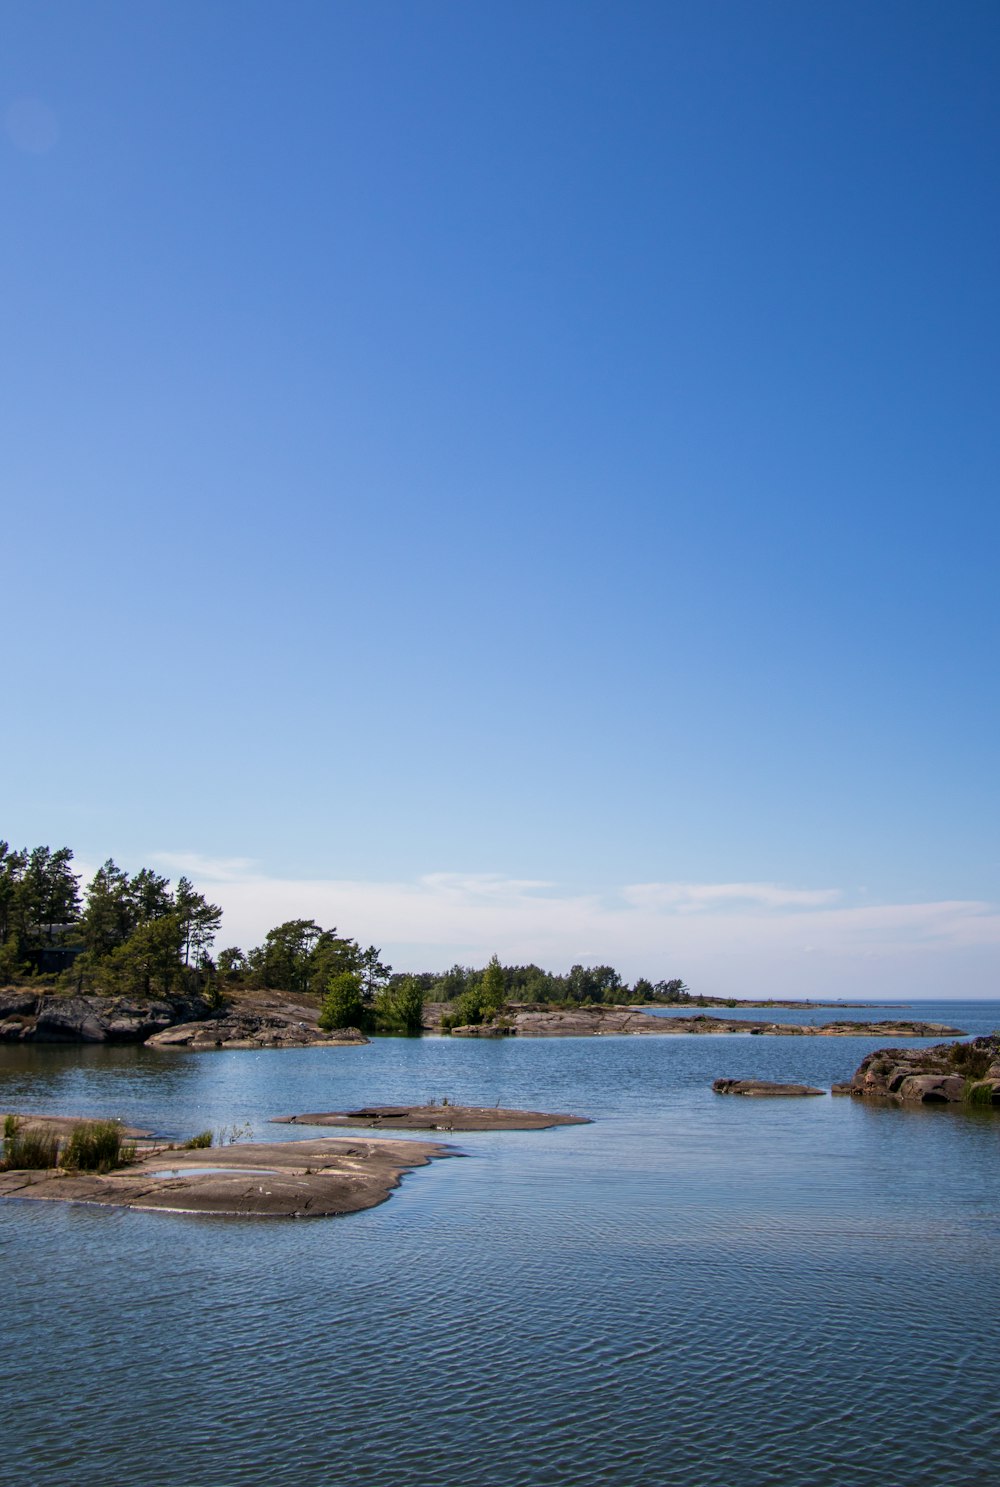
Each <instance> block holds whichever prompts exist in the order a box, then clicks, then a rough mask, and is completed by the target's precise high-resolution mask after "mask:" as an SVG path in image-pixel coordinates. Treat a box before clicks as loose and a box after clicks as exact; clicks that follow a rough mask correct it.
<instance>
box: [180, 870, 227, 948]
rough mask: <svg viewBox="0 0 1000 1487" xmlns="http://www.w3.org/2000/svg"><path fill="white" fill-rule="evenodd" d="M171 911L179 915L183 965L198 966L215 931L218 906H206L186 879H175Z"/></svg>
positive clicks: (219, 918)
mask: <svg viewBox="0 0 1000 1487" xmlns="http://www.w3.org/2000/svg"><path fill="white" fill-rule="evenodd" d="M174 911H175V913H177V914H179V915H180V918H181V924H182V927H183V930H184V940H183V952H184V964H185V965H192V964H193V965H196V966H198V965H201V964H202V963H203V961H204V960H205V958H206V957H207V956H208V952H209V950H210V949H211V946H212V944H213V943H214V941H215V936H216V935H217V934H218V932H219V925H220V924H221V923H222V910H221V909H220V908H219V905H218V904H210V903H209V902H208V900H207V899H206V898H205V895H204V894H203V893H198V892H196V891H195V887H194V884H193V883H191V882H190V881H189V880H188V879H187V878H178V879H177V889H176V892H175V893H174Z"/></svg>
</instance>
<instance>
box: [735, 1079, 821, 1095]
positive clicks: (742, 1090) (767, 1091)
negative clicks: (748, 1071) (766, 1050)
mask: <svg viewBox="0 0 1000 1487" xmlns="http://www.w3.org/2000/svg"><path fill="white" fill-rule="evenodd" d="M712 1088H713V1089H714V1090H715V1093H716V1094H717V1095H823V1094H825V1093H826V1091H825V1090H822V1089H814V1088H813V1086H812V1085H811V1084H774V1083H772V1081H771V1080H769V1079H716V1080H715V1081H714V1082H713V1084H712Z"/></svg>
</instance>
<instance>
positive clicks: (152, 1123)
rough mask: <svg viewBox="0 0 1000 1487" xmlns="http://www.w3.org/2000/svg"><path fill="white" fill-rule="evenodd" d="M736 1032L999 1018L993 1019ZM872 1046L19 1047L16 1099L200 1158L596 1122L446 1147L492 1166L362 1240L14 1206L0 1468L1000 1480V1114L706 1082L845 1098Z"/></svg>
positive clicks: (829, 1482) (658, 1481) (544, 1482)
mask: <svg viewBox="0 0 1000 1487" xmlns="http://www.w3.org/2000/svg"><path fill="white" fill-rule="evenodd" d="M693 1010H696V1011H697V1010H698V1009H693ZM706 1010H707V1011H708V1012H709V1013H710V1014H711V1013H714V1014H716V1015H721V1016H727V1017H728V1016H735V1015H737V1014H738V1013H739V1011H740V1010H741V1009H738V1008H735V1009H731V1008H709V1009H706ZM745 1011H746V1015H747V1016H748V1017H752V1018H766V1019H770V1020H779V1019H781V1020H792V1021H806V1020H807V1019H815V1020H819V1021H826V1020H828V1019H830V1018H832V1017H834V1016H851V1017H863V1018H865V1019H869V1018H878V1017H883V1016H886V1017H889V1016H896V1015H901V1016H911V1017H920V1018H925V1019H933V1020H937V1021H943V1022H949V1023H951V1024H953V1025H954V1026H957V1027H961V1028H964V1029H965V1030H966V1031H967V1032H969V1033H971V1034H974V1033H980V1032H989V1031H992V1030H993V1029H994V1028H997V1027H1000V1002H967V1003H963V1002H940V1003H929V1002H918V1003H911V1004H909V1007H908V1009H907V1010H905V1011H904V1010H901V1009H900V1007H899V1005H898V1004H895V1005H893V1006H891V1007H887V1008H872V1007H869V1008H866V1009H865V1010H863V1011H860V1010H859V1011H854V1010H853V1009H852V1010H847V1009H845V1008H842V1007H841V1008H834V1009H810V1010H809V1011H808V1012H804V1011H794V1012H793V1011H790V1010H788V1009H785V1010H781V1009H774V1010H773V1011H772V1010H756V1009H749V1008H748V1009H745ZM880 1041H881V1042H884V1041H885V1040H884V1039H883V1040H879V1039H874V1040H873V1039H870V1038H868V1039H866V1038H767V1037H749V1036H746V1035H741V1034H740V1035H732V1036H712V1037H699V1036H675V1037H665V1038H656V1037H653V1038H650V1037H602V1038H574V1039H525V1040H520V1039H509V1040H503V1041H500V1042H489V1041H484V1042H478V1041H474V1040H465V1039H449V1038H424V1039H417V1040H404V1039H379V1040H376V1041H374V1042H373V1043H372V1044H371V1045H370V1046H368V1047H363V1048H341V1049H337V1048H334V1049H306V1050H300V1051H287V1052H286V1051H275V1052H269V1051H268V1052H219V1053H205V1054H181V1053H174V1054H170V1053H167V1052H154V1051H152V1050H148V1049H143V1048H123V1049H117V1050H109V1049H103V1048H93V1049H81V1048H80V1047H76V1046H74V1047H55V1046H49V1047H37V1048H31V1047H25V1048H14V1047H12V1046H10V1045H0V1109H16V1110H24V1111H28V1110H36V1111H42V1112H48V1113H65V1114H74V1115H87V1114H101V1115H108V1114H112V1115H120V1116H122V1117H123V1118H125V1119H127V1120H128V1121H130V1122H134V1123H136V1124H140V1125H146V1126H149V1127H151V1128H155V1129H156V1130H157V1131H158V1132H161V1133H163V1134H167V1135H171V1136H179V1137H184V1136H187V1135H190V1134H192V1133H193V1132H195V1131H200V1130H203V1129H205V1128H209V1127H210V1128H213V1129H216V1130H217V1129H219V1128H220V1127H223V1126H231V1125H233V1124H234V1123H235V1124H240V1123H243V1122H246V1123H248V1124H249V1125H251V1126H252V1128H253V1132H254V1136H255V1138H256V1139H258V1140H260V1139H269V1140H279V1139H301V1138H303V1137H307V1136H311V1135H320V1134H326V1133H323V1132H320V1131H315V1130H311V1129H309V1128H305V1127H298V1128H296V1127H291V1128H289V1127H284V1126H270V1125H268V1124H267V1121H268V1118H269V1117H270V1116H274V1115H280V1114H287V1113H292V1112H295V1111H305V1110H325V1109H337V1108H343V1107H349V1106H350V1105H352V1104H354V1103H362V1102H389V1101H397V1100H398V1101H401V1102H415V1101H423V1100H427V1099H429V1098H432V1097H433V1098H437V1099H439V1100H440V1099H441V1098H442V1097H445V1096H447V1098H448V1099H449V1100H450V1101H452V1102H454V1103H470V1104H484V1105H487V1104H490V1105H491V1104H496V1103H500V1104H502V1105H508V1106H521V1107H526V1108H529V1109H538V1110H554V1111H569V1112H573V1113H576V1114H581V1115H590V1116H593V1117H594V1118H595V1123H594V1124H593V1125H590V1126H575V1127H568V1128H564V1129H558V1130H553V1131H539V1132H516V1131H511V1132H490V1133H477V1134H462V1135H456V1136H454V1137H452V1138H451V1139H452V1142H453V1144H454V1145H455V1146H457V1147H458V1148H459V1149H460V1150H461V1151H463V1152H464V1153H466V1154H467V1159H466V1160H461V1161H459V1160H456V1161H443V1162H437V1163H434V1164H433V1165H432V1166H431V1167H429V1168H423V1169H421V1170H419V1171H417V1172H413V1173H411V1174H410V1175H408V1176H407V1177H405V1178H404V1180H403V1183H402V1186H401V1187H400V1188H399V1189H398V1190H397V1191H396V1193H394V1194H393V1196H392V1197H391V1198H390V1199H389V1201H388V1202H387V1203H385V1204H383V1205H382V1206H381V1207H379V1208H376V1209H373V1210H371V1211H369V1212H366V1213H361V1214H356V1215H354V1216H351V1217H348V1218H343V1219H323V1220H320V1219H316V1220H311V1221H303V1222H292V1221H289V1220H251V1221H240V1220H231V1219H211V1218H191V1217H180V1216H175V1215H165V1214H147V1213H132V1212H126V1211H115V1210H100V1209H95V1208H88V1207H71V1206H64V1205H62V1204H54V1203H53V1204H40V1203H39V1204H35V1203H28V1202H17V1201H7V1202H3V1203H0V1264H2V1275H3V1298H4V1299H3V1308H2V1313H0V1315H2V1319H3V1335H2V1344H3V1349H2V1357H3V1388H2V1391H0V1441H2V1458H0V1459H2V1468H0V1480H2V1482H3V1483H4V1487H40V1484H49V1483H60V1484H61V1483H72V1484H74V1487H98V1484H100V1487H105V1484H107V1483H112V1484H123V1487H124V1484H128V1487H207V1484H213V1487H215V1484H219V1487H249V1484H255V1487H257V1484H259V1487H286V1484H287V1487H293V1484H294V1487H320V1484H324V1487H326V1484H332V1487H341V1484H343V1487H349V1484H350V1487H354V1484H359V1487H360V1484H364V1487H550V1484H552V1487H556V1484H559V1487H563V1484H565V1487H599V1484H600V1487H723V1484H726V1487H729V1484H731V1483H738V1484H739V1487H775V1484H779V1483H781V1484H784V1487H848V1484H851V1487H856V1484H868V1483H871V1484H876V1483H877V1484H879V1487H977V1484H980V1483H981V1484H984V1487H985V1484H986V1483H987V1482H988V1481H990V1482H992V1480H993V1478H994V1475H995V1470H996V1461H997V1458H998V1450H1000V1388H998V1383H997V1363H996V1359H997V1355H998V1351H1000V1267H998V1263H997V1259H998V1252H1000V1250H998V1240H1000V1112H998V1113H996V1114H994V1113H992V1112H990V1111H979V1112H977V1111H966V1110H960V1109H950V1108H949V1109H940V1108H938V1109H913V1110H903V1109H893V1108H889V1109H885V1108H874V1107H866V1106H865V1105H862V1104H861V1103H859V1102H857V1101H852V1100H850V1099H846V1098H845V1099H831V1098H830V1097H829V1096H827V1097H826V1098H822V1099H806V1100H773V1101H767V1100H745V1099H736V1098H720V1097H719V1096H717V1095H714V1094H713V1093H712V1090H711V1083H712V1080H713V1078H715V1077H716V1076H718V1075H734V1076H744V1077H759V1078H766V1079H779V1080H795V1081H802V1082H805V1083H810V1084H819V1085H823V1086H826V1087H827V1088H829V1085H830V1083H831V1081H834V1080H840V1079H846V1078H848V1077H849V1076H850V1075H851V1074H852V1073H853V1071H854V1069H855V1068H856V1066H857V1064H858V1063H859V1062H860V1060H861V1058H862V1057H863V1056H864V1054H865V1053H867V1052H869V1051H870V1050H871V1049H872V1048H874V1047H878V1046H879V1043H880Z"/></svg>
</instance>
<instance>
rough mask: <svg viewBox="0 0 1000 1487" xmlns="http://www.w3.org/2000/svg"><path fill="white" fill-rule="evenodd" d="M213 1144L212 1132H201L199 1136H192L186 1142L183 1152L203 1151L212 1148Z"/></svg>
mask: <svg viewBox="0 0 1000 1487" xmlns="http://www.w3.org/2000/svg"><path fill="white" fill-rule="evenodd" d="M211 1144H212V1133H211V1131H199V1132H198V1134H197V1136H192V1137H191V1138H190V1139H189V1140H188V1141H185V1142H184V1145H183V1147H182V1150H183V1151H201V1150H202V1149H203V1148H205V1147H208V1146H211Z"/></svg>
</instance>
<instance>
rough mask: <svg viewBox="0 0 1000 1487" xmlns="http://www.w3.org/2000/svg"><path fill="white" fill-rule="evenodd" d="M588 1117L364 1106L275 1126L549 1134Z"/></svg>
mask: <svg viewBox="0 0 1000 1487" xmlns="http://www.w3.org/2000/svg"><path fill="white" fill-rule="evenodd" d="M590 1123H591V1122H590V1117H589V1116H586V1115H547V1114H545V1113H544V1112H543V1111H540V1110H501V1109H500V1108H499V1106H487V1105H365V1106H363V1107H362V1108H360V1109H357V1110H328V1111H323V1112H320V1113H318V1114H314V1115H278V1116H275V1118H274V1121H273V1122H272V1124H274V1125H288V1126H292V1125H299V1126H366V1127H369V1128H374V1129H376V1130H378V1129H382V1130H394V1131H546V1130H548V1129H549V1128H550V1127H552V1126H585V1125H590Z"/></svg>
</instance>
